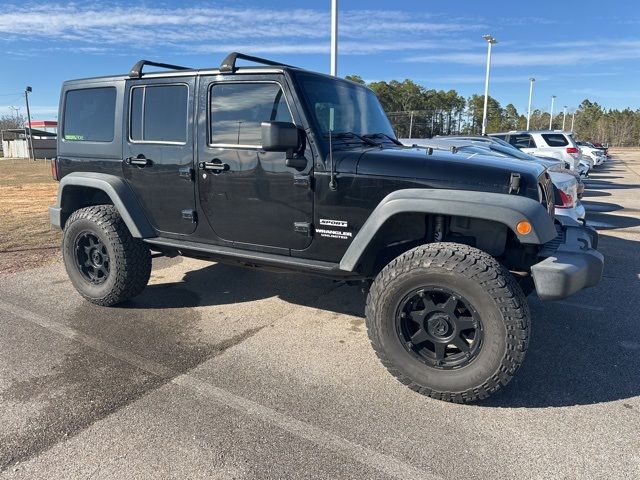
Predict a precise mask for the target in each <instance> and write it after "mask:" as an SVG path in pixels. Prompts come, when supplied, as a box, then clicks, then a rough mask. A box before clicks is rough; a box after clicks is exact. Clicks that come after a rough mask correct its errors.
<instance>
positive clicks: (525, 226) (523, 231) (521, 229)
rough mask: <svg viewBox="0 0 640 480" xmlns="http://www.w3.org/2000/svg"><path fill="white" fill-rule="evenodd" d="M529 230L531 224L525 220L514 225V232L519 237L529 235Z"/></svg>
mask: <svg viewBox="0 0 640 480" xmlns="http://www.w3.org/2000/svg"><path fill="white" fill-rule="evenodd" d="M531 230H532V227H531V224H530V223H529V222H527V221H526V220H520V221H519V222H518V224H517V225H516V232H518V233H519V234H520V235H528V234H529V233H531Z"/></svg>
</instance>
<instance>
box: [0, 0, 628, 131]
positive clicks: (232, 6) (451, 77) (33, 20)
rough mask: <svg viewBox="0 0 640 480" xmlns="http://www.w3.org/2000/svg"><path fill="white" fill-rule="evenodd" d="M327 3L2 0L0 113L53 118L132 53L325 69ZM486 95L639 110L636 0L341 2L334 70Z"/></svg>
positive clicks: (546, 104) (519, 103)
mask: <svg viewBox="0 0 640 480" xmlns="http://www.w3.org/2000/svg"><path fill="white" fill-rule="evenodd" d="M330 3H331V2H330V0H315V1H311V0H297V1H295V0H278V1H276V0H273V1H267V0H237V1H230V0H226V1H189V2H187V1H184V2H182V1H175V0H174V1H162V0H160V1H152V0H150V1H135V0H130V1H128V2H119V1H109V0H102V1H76V2H61V1H55V0H53V1H46V2H37V1H36V2H30V1H28V0H27V1H23V2H20V3H17V2H14V0H4V1H3V6H2V13H1V14H0V48H1V51H2V54H1V58H2V62H1V63H0V115H2V114H10V113H11V112H12V110H10V109H9V106H15V107H20V113H22V114H25V113H26V109H25V106H24V96H23V94H22V93H21V92H24V88H25V86H26V85H30V86H31V87H32V88H33V92H32V93H31V94H30V97H29V98H30V104H31V114H32V118H34V119H55V118H57V108H58V107H57V105H58V98H59V92H60V86H61V84H62V82H63V81H64V80H68V79H73V78H83V77H93V76H100V75H110V74H122V73H126V72H128V71H129V69H130V68H131V66H132V65H133V64H134V63H135V62H136V61H137V60H139V59H141V58H146V59H149V60H156V61H160V62H167V63H176V64H179V65H186V66H190V67H216V66H218V65H219V64H220V62H221V60H222V59H223V58H224V57H225V55H226V54H227V53H229V52H231V51H241V52H243V53H248V54H253V55H258V56H262V57H267V58H272V59H275V60H278V61H282V62H284V63H288V64H293V65H297V66H300V67H303V68H307V69H310V70H315V71H320V72H326V73H328V72H329V65H330V55H329V52H330ZM484 34H491V35H493V36H494V37H495V38H496V39H497V41H498V43H497V44H496V45H494V47H493V54H492V68H491V84H490V94H491V95H492V96H493V97H495V98H496V99H497V100H498V101H499V102H500V103H501V104H502V105H503V106H505V105H507V104H509V103H513V104H514V105H515V106H516V108H517V109H518V110H519V111H520V112H521V113H525V112H526V108H527V102H528V95H529V78H530V77H535V78H536V82H535V86H534V97H533V108H539V109H541V110H545V111H548V110H549V108H550V102H551V96H552V95H556V96H557V98H556V103H555V111H556V112H557V111H559V109H560V111H561V110H562V108H563V106H565V105H566V106H567V107H568V110H569V111H571V109H572V108H575V107H577V106H578V105H579V104H580V102H581V101H582V100H583V99H585V98H589V99H591V100H593V101H597V102H598V103H600V104H601V105H603V106H604V107H606V108H626V107H630V108H633V109H637V108H640V80H638V77H639V76H640V75H639V74H640V2H637V1H635V0H624V1H620V0H608V1H607V2H602V1H598V2H596V1H591V0H586V1H566V0H565V1H559V0H555V1H548V0H538V1H535V2H531V1H523V2H513V1H486V0H485V1H473V0H458V1H456V2H442V1H438V2H436V1H430V0H422V1H419V0H413V1H411V0H394V1H392V2H390V1H388V0H387V1H381V0H339V54H338V75H339V76H345V75H349V74H356V75H360V76H361V77H362V78H364V79H365V80H366V81H378V80H386V81H389V80H394V79H396V80H403V79H405V78H410V79H412V80H414V81H416V82H417V83H419V84H420V85H423V86H424V87H426V88H435V89H444V90H449V89H455V90H457V91H458V92H459V93H460V94H462V95H464V96H465V97H468V96H469V95H471V94H474V93H483V91H484V75H485V65H486V53H487V52H486V51H487V44H486V42H485V40H483V39H482V35H484Z"/></svg>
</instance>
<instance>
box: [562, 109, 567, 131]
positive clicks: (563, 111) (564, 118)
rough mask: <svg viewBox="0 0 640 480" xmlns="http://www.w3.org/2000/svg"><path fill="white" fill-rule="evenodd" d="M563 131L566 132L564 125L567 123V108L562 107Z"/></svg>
mask: <svg viewBox="0 0 640 480" xmlns="http://www.w3.org/2000/svg"><path fill="white" fill-rule="evenodd" d="M562 108H563V110H562V131H563V132H564V123H565V122H566V121H567V106H566V105H565V106H564V107H562Z"/></svg>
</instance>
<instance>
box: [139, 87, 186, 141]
mask: <svg viewBox="0 0 640 480" xmlns="http://www.w3.org/2000/svg"><path fill="white" fill-rule="evenodd" d="M188 100H189V87H188V86H187V85H146V86H142V87H133V88H132V89H131V106H130V108H129V137H130V138H131V140H133V141H134V142H158V143H186V142H187V114H188V103H187V102H188Z"/></svg>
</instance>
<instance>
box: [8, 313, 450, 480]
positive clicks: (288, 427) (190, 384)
mask: <svg viewBox="0 0 640 480" xmlns="http://www.w3.org/2000/svg"><path fill="white" fill-rule="evenodd" d="M0 310H4V311H5V312H7V313H9V314H12V315H15V316H16V317H19V318H21V319H23V320H26V321H28V322H31V323H33V324H35V325H38V326H40V327H42V328H45V329H47V330H49V331H50V332H53V333H56V334H58V335H61V336H63V337H65V338H68V339H70V340H73V341H75V342H78V343H81V344H83V345H85V346H87V347H89V348H92V349H94V350H97V351H99V352H102V353H104V354H106V355H109V356H111V357H113V358H117V359H118V360H122V361H124V362H126V363H128V364H130V365H133V366H135V367H138V368H140V369H141V370H144V371H146V372H149V373H151V374H154V375H158V376H161V377H171V376H174V378H173V380H172V381H171V382H172V383H173V384H175V385H179V386H180V387H182V388H186V389H188V390H192V391H195V392H197V393H199V394H201V395H205V396H206V397H208V398H210V399H212V400H214V401H216V402H218V403H220V404H222V405H224V406H226V407H230V408H232V409H234V410H236V411H238V412H241V413H243V414H247V415H251V416H253V417H255V418H257V419H258V420H261V421H263V422H267V423H269V424H271V425H273V426H275V427H278V428H280V429H281V430H284V431H286V432H288V433H290V434H292V435H294V436H296V437H298V438H302V439H304V440H307V441H309V442H311V443H315V444H316V445H318V446H320V447H323V448H326V449H327V450H330V451H332V452H334V453H337V454H339V455H342V456H345V457H348V458H350V459H351V460H353V461H356V462H358V463H361V464H363V465H365V466H367V467H370V468H374V469H376V470H378V471H380V472H382V473H385V474H386V475H389V476H390V477H393V478H399V479H423V480H442V477H440V476H438V475H435V474H433V473H430V472H428V471H425V470H423V469H417V468H415V467H413V466H411V465H409V464H407V463H404V462H403V461H402V460H399V459H397V458H395V457H393V456H390V455H386V454H384V453H380V452H377V451H375V450H372V449H370V448H368V447H365V446H363V445H360V444H358V443H355V442H352V441H350V440H347V439H345V438H342V437H340V436H338V435H336V434H333V433H331V432H328V431H326V430H323V429H322V428H319V427H316V426H315V425H312V424H310V423H307V422H304V421H302V420H298V419H296V418H293V417H291V416H289V415H286V414H284V413H281V412H278V411H277V410H274V409H272V408H270V407H267V406H264V405H262V404H260V403H257V402H254V401H253V400H249V399H248V398H244V397H241V396H239V395H235V394H233V393H231V392H229V391H227V390H224V389H222V388H219V387H216V386H215V385H212V384H210V383H208V382H205V381H203V380H201V379H199V378H197V377H195V376H193V375H189V374H182V375H178V374H177V372H174V371H173V370H172V369H171V368H169V367H166V366H165V365H162V364H160V363H157V362H154V361H152V360H149V359H147V358H144V357H141V356H140V355H136V354H135V353H131V352H128V351H126V350H122V349H120V348H118V347H115V346H113V345H111V344H109V343H107V342H104V341H102V340H100V339H98V338H95V337H92V336H90V335H87V334H84V333H82V332H79V331H78V330H75V329H73V328H71V327H68V326H66V325H63V324H61V323H58V322H56V321H54V320H50V319H47V318H45V317H43V316H41V315H38V314H37V313H34V312H31V311H29V310H26V309H24V308H21V307H19V306H17V305H13V304H11V303H7V302H5V301H2V300H0Z"/></svg>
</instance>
